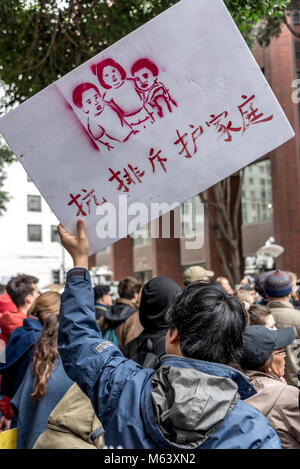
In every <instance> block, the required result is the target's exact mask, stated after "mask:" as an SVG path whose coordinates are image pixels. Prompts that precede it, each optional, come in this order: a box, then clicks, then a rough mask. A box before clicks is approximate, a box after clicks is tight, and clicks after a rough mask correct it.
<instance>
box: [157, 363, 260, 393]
mask: <svg viewBox="0 0 300 469" xmlns="http://www.w3.org/2000/svg"><path fill="white" fill-rule="evenodd" d="M160 363H161V365H163V364H165V365H169V366H174V367H177V368H194V369H195V370H198V371H202V372H203V373H207V374H208V375H213V376H220V377H223V378H229V379H232V381H234V382H235V383H236V384H237V386H238V393H239V395H240V396H241V399H242V400H245V399H248V398H249V397H251V396H253V395H254V394H256V391H255V389H254V387H253V386H252V384H250V383H249V381H248V379H247V377H246V376H245V375H244V374H242V373H241V372H240V371H238V370H235V369H234V368H232V367H231V366H227V365H222V364H221V363H213V362H206V361H204V360H196V359H193V358H185V357H179V356H176V355H164V356H163V357H162V359H161V362H160Z"/></svg>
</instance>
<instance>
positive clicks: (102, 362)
mask: <svg viewBox="0 0 300 469" xmlns="http://www.w3.org/2000/svg"><path fill="white" fill-rule="evenodd" d="M77 231H78V232H77V235H75V236H72V235H70V234H69V233H68V232H67V231H66V230H64V228H63V227H62V226H61V225H59V226H58V232H59V235H60V238H61V242H62V245H63V246H64V247H65V248H66V250H67V251H68V252H69V253H70V255H71V256H72V258H73V262H74V269H71V270H70V271H69V272H68V274H67V281H66V286H65V290H64V293H63V295H62V301H61V311H60V324H59V336H58V349H59V353H60V356H61V359H62V362H63V365H64V368H65V370H66V373H67V374H68V376H69V377H70V378H71V379H72V380H73V381H75V382H76V383H77V384H78V385H79V386H80V388H81V389H82V390H83V392H84V393H85V394H87V395H88V396H89V398H90V399H91V401H92V404H93V406H94V409H95V412H96V414H97V416H98V417H99V419H100V421H101V422H102V423H103V425H105V423H106V422H107V419H109V416H110V414H111V413H112V412H113V410H114V407H115V404H116V402H117V400H118V398H119V395H120V394H121V392H122V383H123V382H124V383H125V381H126V378H127V376H128V374H130V373H132V372H135V371H137V370H138V369H140V367H139V366H138V365H136V364H135V363H134V362H132V361H130V360H127V359H126V358H124V356H123V354H122V353H121V352H120V350H119V349H118V348H117V347H116V346H115V345H114V344H112V343H111V342H109V341H105V340H103V339H102V334H101V331H100V329H99V328H98V326H97V324H96V320H95V310H94V294H93V289H92V285H91V279H90V274H89V272H88V270H87V267H88V253H89V243H88V239H87V237H86V234H85V229H84V222H83V220H78V224H77ZM116 382H117V384H116ZM112 388H113V392H111V391H112Z"/></svg>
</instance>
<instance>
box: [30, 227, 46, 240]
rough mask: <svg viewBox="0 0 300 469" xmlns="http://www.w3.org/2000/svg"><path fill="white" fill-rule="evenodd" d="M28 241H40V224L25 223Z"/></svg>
mask: <svg viewBox="0 0 300 469" xmlns="http://www.w3.org/2000/svg"><path fill="white" fill-rule="evenodd" d="M27 233H28V241H42V225H27Z"/></svg>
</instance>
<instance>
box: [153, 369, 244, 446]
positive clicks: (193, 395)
mask: <svg viewBox="0 0 300 469" xmlns="http://www.w3.org/2000/svg"><path fill="white" fill-rule="evenodd" d="M152 385H153V390H152V406H153V413H154V417H155V420H156V422H157V424H158V426H159V428H160V431H161V432H162V434H163V436H164V437H165V438H166V439H167V440H168V441H169V442H170V443H172V444H173V445H176V446H178V447H181V448H197V447H198V446H200V445H201V444H202V443H204V442H205V441H206V440H207V439H208V438H209V437H210V436H211V435H212V433H214V432H215V431H216V429H217V427H218V425H220V424H221V423H222V422H223V420H224V419H225V418H226V417H227V415H228V414H229V412H230V411H231V410H232V409H233V408H234V407H235V405H236V404H237V402H238V400H239V398H240V395H239V393H238V384H237V383H236V382H234V381H233V380H232V379H230V378H229V377H228V378H227V377H223V376H213V375H210V374H206V373H204V372H202V371H199V370H197V369H194V368H180V367H173V366H168V365H166V364H163V365H162V366H161V367H160V368H159V369H158V370H157V371H156V372H155V374H154V376H153V380H152Z"/></svg>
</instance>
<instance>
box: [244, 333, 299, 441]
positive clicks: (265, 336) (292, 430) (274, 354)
mask: <svg viewBox="0 0 300 469" xmlns="http://www.w3.org/2000/svg"><path fill="white" fill-rule="evenodd" d="M295 335H296V334H295V331H294V329H293V328H292V327H284V328H282V329H279V330H274V329H273V330H272V329H269V328H267V327H265V326H248V327H246V328H245V332H244V340H243V347H244V354H243V358H242V360H241V366H242V368H243V369H244V370H245V371H244V372H245V374H246V375H247V376H248V378H249V380H250V382H251V384H252V385H253V386H254V388H255V390H256V391H257V394H255V395H253V396H251V397H250V398H249V399H247V402H248V404H251V405H252V406H253V407H255V408H256V409H257V410H259V411H260V412H261V413H262V414H264V415H265V417H267V419H268V420H269V423H270V425H271V427H272V428H273V429H274V430H275V431H276V432H277V434H278V436H279V438H280V441H281V446H282V448H283V449H300V412H299V406H298V398H299V390H298V389H297V388H296V387H295V386H290V385H288V384H287V383H286V381H285V379H284V367H285V357H286V347H287V346H288V345H290V344H291V343H292V342H293V340H294V339H295Z"/></svg>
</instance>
